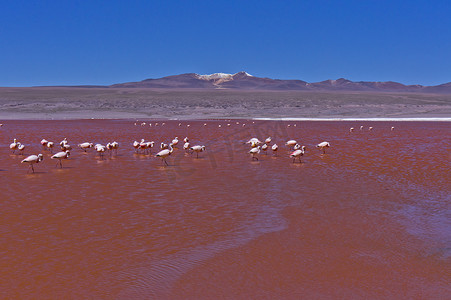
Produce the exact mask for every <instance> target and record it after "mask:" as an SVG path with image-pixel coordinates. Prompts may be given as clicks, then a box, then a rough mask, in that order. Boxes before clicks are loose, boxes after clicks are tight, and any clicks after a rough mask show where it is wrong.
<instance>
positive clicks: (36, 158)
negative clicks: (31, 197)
mask: <svg viewBox="0 0 451 300" xmlns="http://www.w3.org/2000/svg"><path fill="white" fill-rule="evenodd" d="M43 159H44V156H42V154H38V155H30V156H28V157H27V158H25V159H24V160H22V161H21V163H27V164H29V166H30V167H31V170H32V171H33V173H34V168H33V165H34V164H37V163H40V162H41V161H42V160H43ZM30 167H28V171H27V173H28V172H29V171H30Z"/></svg>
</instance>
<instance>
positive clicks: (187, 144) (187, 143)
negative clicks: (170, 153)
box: [183, 142, 190, 151]
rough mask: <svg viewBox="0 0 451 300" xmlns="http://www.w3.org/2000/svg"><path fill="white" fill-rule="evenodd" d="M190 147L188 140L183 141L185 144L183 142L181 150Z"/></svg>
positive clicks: (186, 149)
mask: <svg viewBox="0 0 451 300" xmlns="http://www.w3.org/2000/svg"><path fill="white" fill-rule="evenodd" d="M189 148H190V143H189V142H185V144H183V150H185V151H188V150H189Z"/></svg>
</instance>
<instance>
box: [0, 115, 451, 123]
mask: <svg viewBox="0 0 451 300" xmlns="http://www.w3.org/2000/svg"><path fill="white" fill-rule="evenodd" d="M75 120H80V121H86V120H133V121H136V122H138V121H147V120H156V121H160V120H164V121H205V120H208V121H226V120H253V121H283V122H303V121H305V122H312V121H314V122H339V121H341V122H451V117H437V116H431V117H424V116H411V117H345V116H341V117H316V118H315V117H299V118H297V117H252V116H247V117H227V116H222V117H219V116H218V117H217V116H190V117H189V118H186V117H181V118H173V117H164V116H148V115H144V114H142V115H138V114H133V113H112V114H111V113H106V114H104V115H103V116H99V115H98V114H96V116H91V115H89V114H84V113H66V114H58V115H48V114H40V113H20V114H12V115H8V116H5V115H2V114H1V113H0V123H1V122H3V123H4V122H5V121H75Z"/></svg>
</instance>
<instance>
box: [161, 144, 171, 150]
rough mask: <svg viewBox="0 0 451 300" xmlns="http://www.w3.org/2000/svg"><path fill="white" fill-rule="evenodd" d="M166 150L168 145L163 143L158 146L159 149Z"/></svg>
mask: <svg viewBox="0 0 451 300" xmlns="http://www.w3.org/2000/svg"><path fill="white" fill-rule="evenodd" d="M168 148H169V145H168V144H165V143H161V144H160V149H162V150H164V149H168Z"/></svg>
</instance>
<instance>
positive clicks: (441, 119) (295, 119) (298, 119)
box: [252, 117, 451, 122]
mask: <svg viewBox="0 0 451 300" xmlns="http://www.w3.org/2000/svg"><path fill="white" fill-rule="evenodd" d="M252 120H260V121H390V122H392V121H402V122H404V121H428V122H451V118H291V117H288V118H252Z"/></svg>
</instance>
